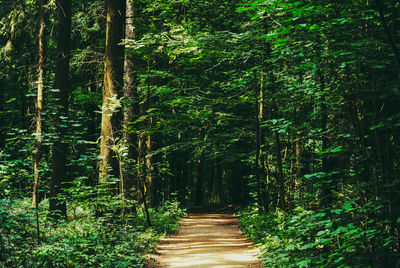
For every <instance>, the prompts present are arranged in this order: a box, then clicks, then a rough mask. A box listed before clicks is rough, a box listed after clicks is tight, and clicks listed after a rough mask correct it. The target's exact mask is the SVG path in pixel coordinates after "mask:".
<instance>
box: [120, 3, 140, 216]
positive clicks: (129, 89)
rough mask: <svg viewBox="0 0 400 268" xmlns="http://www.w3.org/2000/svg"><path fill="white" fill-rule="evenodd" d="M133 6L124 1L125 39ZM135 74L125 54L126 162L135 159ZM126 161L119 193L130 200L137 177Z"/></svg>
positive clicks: (128, 35) (130, 36)
mask: <svg viewBox="0 0 400 268" xmlns="http://www.w3.org/2000/svg"><path fill="white" fill-rule="evenodd" d="M133 16H134V12H133V6H132V1H131V0H126V25H125V39H134V37H135V26H134V24H133ZM136 80H137V77H136V72H135V64H134V60H133V59H132V56H131V55H128V54H125V62H124V101H125V106H124V131H123V139H124V142H125V144H126V146H127V147H128V155H127V156H126V159H127V160H130V161H132V160H133V159H137V151H136V146H135V144H137V140H138V139H137V136H136V135H135V134H133V133H132V132H131V131H130V129H129V128H130V124H131V122H133V118H134V117H137V116H138V114H139V109H138V105H137V104H136V102H137V97H138V96H137V88H136ZM130 161H128V163H127V164H125V166H124V167H123V170H122V173H121V174H122V175H123V176H122V178H120V192H121V193H122V194H123V195H124V196H125V198H128V199H131V198H132V196H133V195H132V194H133V191H132V190H133V188H135V182H136V180H137V176H136V174H135V173H134V170H133V169H132V166H133V165H132V164H133V163H132V162H130ZM133 209H134V208H133Z"/></svg>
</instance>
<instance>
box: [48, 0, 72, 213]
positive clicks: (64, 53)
mask: <svg viewBox="0 0 400 268" xmlns="http://www.w3.org/2000/svg"><path fill="white" fill-rule="evenodd" d="M56 3H57V19H58V31H57V62H56V77H55V88H56V89H57V90H58V91H57V92H56V93H55V99H56V100H55V102H56V108H57V110H56V115H55V123H56V131H57V138H55V141H54V144H53V148H52V158H51V169H52V172H51V182H50V209H49V212H50V214H52V215H54V218H55V219H58V218H60V216H63V217H65V216H66V214H67V207H66V203H65V201H63V200H61V199H59V198H57V196H58V195H59V194H60V193H61V192H62V190H63V188H64V187H65V182H66V173H67V171H66V161H67V150H68V145H67V142H66V141H65V134H66V130H67V124H68V94H69V59H70V38H71V0H59V1H57V2H56Z"/></svg>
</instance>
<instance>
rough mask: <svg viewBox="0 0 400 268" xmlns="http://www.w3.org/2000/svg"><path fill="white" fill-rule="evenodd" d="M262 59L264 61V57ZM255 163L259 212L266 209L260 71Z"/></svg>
mask: <svg viewBox="0 0 400 268" xmlns="http://www.w3.org/2000/svg"><path fill="white" fill-rule="evenodd" d="M262 58H263V61H264V57H262ZM256 88H258V89H256V98H257V99H256V161H255V162H256V163H255V176H256V183H257V203H258V206H259V213H263V212H267V211H268V203H267V200H266V185H265V181H263V180H262V178H264V175H265V169H264V168H263V167H264V164H263V162H264V152H263V142H264V133H263V132H264V131H263V129H262V128H261V122H262V121H263V120H264V73H263V71H261V79H260V87H256Z"/></svg>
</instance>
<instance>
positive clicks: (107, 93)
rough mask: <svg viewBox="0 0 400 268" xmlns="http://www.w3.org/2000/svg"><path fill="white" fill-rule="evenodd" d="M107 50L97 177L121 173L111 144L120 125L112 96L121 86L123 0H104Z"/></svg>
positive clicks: (102, 179) (113, 96) (117, 92)
mask: <svg viewBox="0 0 400 268" xmlns="http://www.w3.org/2000/svg"><path fill="white" fill-rule="evenodd" d="M106 3H107V28H106V51H105V59H104V88H103V106H102V117H101V141H100V157H101V163H100V167H99V181H100V182H107V181H108V179H109V177H114V178H118V177H119V176H120V171H119V163H118V159H117V157H116V154H115V152H113V150H112V146H113V145H114V142H115V140H116V138H117V134H118V133H117V131H118V129H119V125H120V118H119V113H117V112H116V109H117V108H118V107H116V105H115V100H117V99H119V97H120V96H121V94H122V89H123V72H124V47H123V46H122V45H119V44H120V43H121V42H122V39H123V38H124V27H125V12H126V0H107V1H106Z"/></svg>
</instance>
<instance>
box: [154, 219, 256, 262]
mask: <svg viewBox="0 0 400 268" xmlns="http://www.w3.org/2000/svg"><path fill="white" fill-rule="evenodd" d="M237 224H238V222H237V219H236V218H235V217H234V216H232V215H231V214H191V215H190V216H189V217H188V218H184V219H183V220H182V221H181V226H180V228H179V230H178V233H177V234H175V235H172V236H169V237H166V238H164V239H162V240H161V241H160V243H159V244H158V246H157V253H156V254H152V255H149V256H148V257H149V259H152V260H150V261H149V264H148V266H147V267H206V268H209V267H210V268H211V267H215V268H217V267H218V268H228V267H262V266H261V261H260V260H259V259H258V257H259V255H260V253H259V251H258V250H257V249H255V248H254V247H252V243H251V242H250V241H248V240H246V238H245V237H244V236H243V234H242V232H241V231H240V229H239V228H238V225H237Z"/></svg>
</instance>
